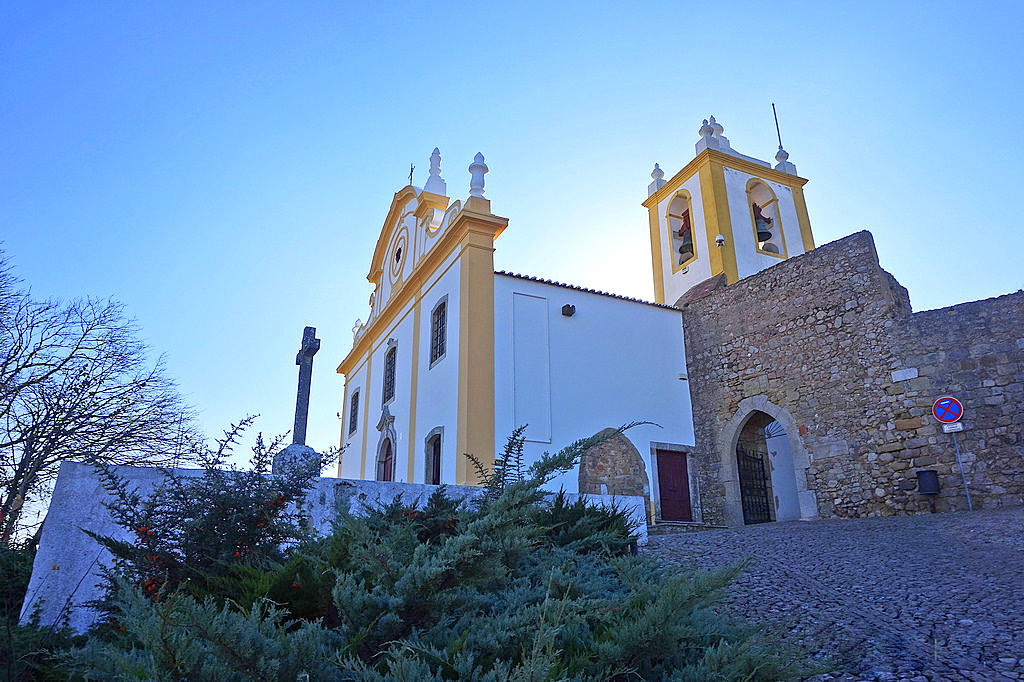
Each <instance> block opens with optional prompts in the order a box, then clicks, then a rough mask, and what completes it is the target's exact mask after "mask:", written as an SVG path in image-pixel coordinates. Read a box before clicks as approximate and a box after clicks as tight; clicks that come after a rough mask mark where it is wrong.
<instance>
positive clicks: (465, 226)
mask: <svg viewBox="0 0 1024 682" xmlns="http://www.w3.org/2000/svg"><path fill="white" fill-rule="evenodd" d="M476 198H477V197H470V198H469V201H467V202H466V206H467V209H470V210H463V212H462V213H460V214H459V215H458V216H457V217H456V219H455V224H454V225H452V227H451V228H449V229H458V231H459V232H460V233H461V234H462V239H461V240H460V248H461V252H460V272H459V285H460V287H459V393H458V430H457V433H456V437H455V452H456V453H457V456H458V459H457V461H456V463H455V483H456V484H457V485H479V483H480V480H479V477H478V476H477V473H476V471H475V470H474V469H473V468H472V467H471V466H470V463H469V461H468V460H467V459H466V458H465V457H462V454H463V453H467V452H468V453H471V454H473V455H475V456H476V457H477V458H478V459H479V460H480V462H481V463H482V464H483V465H484V466H485V467H488V468H489V467H491V466H493V463H494V239H495V237H496V236H497V234H498V233H500V231H501V230H503V229H504V228H505V226H506V225H507V224H508V221H507V220H505V219H504V218H498V217H497V216H493V215H490V214H489V213H488V214H484V213H477V212H476V211H473V210H471V209H473V208H475V206H474V203H476V202H474V201H473V200H474V199H476ZM480 207H481V208H483V207H484V206H483V205H482V202H480ZM471 321H472V323H471Z"/></svg>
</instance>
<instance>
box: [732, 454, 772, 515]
mask: <svg viewBox="0 0 1024 682" xmlns="http://www.w3.org/2000/svg"><path fill="white" fill-rule="evenodd" d="M766 457H767V453H764V452H758V451H756V450H753V449H748V448H745V447H743V446H742V445H737V446H736V464H737V467H738V468H739V474H740V501H741V502H742V503H743V523H745V524H752V523H765V522H768V521H771V520H772V515H771V506H770V505H771V502H770V500H769V499H768V477H767V475H766V473H765V470H764V462H765V459H766Z"/></svg>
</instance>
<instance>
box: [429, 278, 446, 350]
mask: <svg viewBox="0 0 1024 682" xmlns="http://www.w3.org/2000/svg"><path fill="white" fill-rule="evenodd" d="M447 349H448V297H447V296H445V297H444V298H442V299H441V300H440V301H439V302H438V304H437V305H436V306H434V310H433V312H431V313H430V366H431V367H433V366H434V364H435V363H436V362H437V361H438V360H440V359H441V358H443V357H444V354H445V351H446V350H447Z"/></svg>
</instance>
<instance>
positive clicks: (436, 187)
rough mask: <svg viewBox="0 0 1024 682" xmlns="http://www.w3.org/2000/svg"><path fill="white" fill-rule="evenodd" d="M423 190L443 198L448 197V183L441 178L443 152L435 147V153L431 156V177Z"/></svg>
mask: <svg viewBox="0 0 1024 682" xmlns="http://www.w3.org/2000/svg"><path fill="white" fill-rule="evenodd" d="M423 190H424V191H425V192H432V193H434V194H440V195H441V196H447V195H448V183H446V182H445V181H444V180H443V179H442V178H441V150H439V149H438V148H437V147H434V151H433V153H431V155H430V177H428V178H427V182H426V184H425V185H423Z"/></svg>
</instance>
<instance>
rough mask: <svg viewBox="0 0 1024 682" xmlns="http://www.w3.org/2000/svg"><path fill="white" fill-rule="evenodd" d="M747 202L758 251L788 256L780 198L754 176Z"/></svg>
mask: <svg viewBox="0 0 1024 682" xmlns="http://www.w3.org/2000/svg"><path fill="white" fill-rule="evenodd" d="M747 203H748V204H749V205H750V223H751V227H752V229H753V230H754V243H755V244H756V245H757V252H758V253H764V254H767V255H769V256H776V257H778V258H785V257H786V238H785V236H784V235H783V233H782V220H781V219H780V218H779V200H778V199H777V198H776V196H775V192H773V191H772V188H771V187H769V186H768V185H767V184H766V183H764V182H762V181H761V180H758V179H757V178H752V179H751V180H750V181H749V182H748V183H747Z"/></svg>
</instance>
